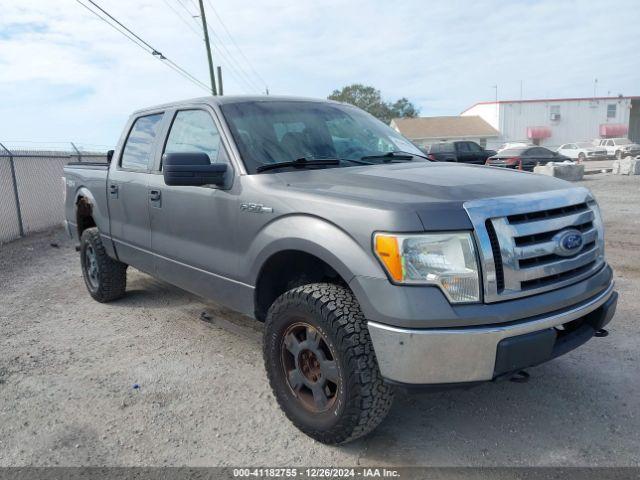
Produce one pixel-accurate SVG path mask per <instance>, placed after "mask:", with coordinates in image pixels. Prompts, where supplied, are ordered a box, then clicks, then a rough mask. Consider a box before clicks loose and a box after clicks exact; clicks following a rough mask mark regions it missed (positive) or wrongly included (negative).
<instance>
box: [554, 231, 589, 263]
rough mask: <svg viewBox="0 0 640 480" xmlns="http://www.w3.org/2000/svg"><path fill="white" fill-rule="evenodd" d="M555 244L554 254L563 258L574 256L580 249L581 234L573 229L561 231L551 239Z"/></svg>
mask: <svg viewBox="0 0 640 480" xmlns="http://www.w3.org/2000/svg"><path fill="white" fill-rule="evenodd" d="M553 239H554V241H555V244H556V254H558V255H561V256H563V257H568V256H570V255H575V254H576V253H578V252H579V251H580V249H581V248H582V233H581V232H580V231H579V230H576V229H575V228H572V229H569V230H563V231H562V232H559V233H557V234H556V235H554V237H553Z"/></svg>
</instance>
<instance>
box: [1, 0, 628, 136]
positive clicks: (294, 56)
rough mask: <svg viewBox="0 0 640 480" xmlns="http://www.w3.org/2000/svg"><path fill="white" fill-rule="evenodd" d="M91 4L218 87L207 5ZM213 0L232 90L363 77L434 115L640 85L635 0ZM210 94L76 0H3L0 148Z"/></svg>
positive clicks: (155, 1)
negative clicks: (205, 25) (202, 32)
mask: <svg viewBox="0 0 640 480" xmlns="http://www.w3.org/2000/svg"><path fill="white" fill-rule="evenodd" d="M85 2H86V0H85ZM96 2H97V3H99V4H100V5H102V6H103V7H104V8H105V9H106V10H108V11H109V12H110V13H112V14H113V15H114V16H116V17H117V18H118V19H120V20H121V21H122V22H123V23H124V24H125V25H127V26H129V27H131V29H132V30H134V31H135V32H136V33H138V34H140V36H141V37H142V38H144V39H145V40H147V41H148V42H149V43H150V44H151V45H153V46H154V47H155V48H157V49H158V50H159V51H161V52H162V53H163V54H164V55H166V56H167V57H169V58H171V59H172V60H174V61H175V62H176V63H178V64H179V65H181V66H182V67H184V68H185V69H186V70H188V71H189V72H191V73H192V74H193V75H195V76H196V77H197V78H199V79H200V80H202V81H204V82H205V83H208V70H207V66H206V56H205V52H204V47H203V44H202V42H201V40H200V38H199V35H198V34H197V33H194V31H193V30H196V31H197V30H198V24H197V19H196V20H194V19H192V18H188V14H187V13H186V11H185V7H186V8H187V9H188V10H189V11H190V13H192V14H196V13H197V9H196V5H195V3H196V2H193V1H192V0H180V2H181V3H182V5H184V6H185V7H183V6H182V5H181V4H180V3H179V2H178V0H166V2H165V0H134V1H131V0H96ZM167 4H168V5H167ZM214 5H215V7H216V9H217V12H219V14H220V16H221V17H222V18H223V20H224V23H225V25H226V27H227V28H228V29H229V30H230V31H231V33H232V34H233V37H234V39H235V41H236V42H237V43H238V44H239V45H240V47H241V48H242V51H243V52H244V54H245V55H246V57H248V58H249V59H250V61H251V65H252V67H253V68H254V69H255V70H256V71H257V72H258V73H259V77H258V76H257V75H255V74H254V73H253V71H252V68H251V67H250V66H249V65H247V63H246V62H245V60H244V58H243V57H242V55H241V54H240V53H239V52H238V51H237V49H236V47H235V45H234V44H233V43H232V42H231V41H229V38H228V37H227V35H226V32H225V29H224V27H223V25H221V24H220V22H219V21H218V19H217V17H216V15H215V14H214V13H213V12H212V11H211V10H210V9H208V12H207V13H208V20H209V23H210V24H211V26H212V27H213V35H212V37H213V42H214V62H215V63H216V64H221V65H222V66H223V70H224V73H225V90H226V93H256V91H258V90H261V89H263V88H264V85H263V82H262V80H261V78H264V79H265V80H266V81H267V82H268V85H269V88H270V90H271V92H272V93H276V94H292V95H303V96H314V97H325V96H326V95H328V94H329V93H330V92H331V91H332V90H333V89H334V88H339V87H341V86H343V85H346V84H350V83H355V82H360V83H366V84H370V85H373V86H375V87H377V88H379V89H381V90H382V93H383V95H384V97H385V98H387V99H389V100H394V99H396V98H398V97H402V96H406V97H408V98H410V99H411V100H412V101H414V102H415V103H417V104H418V105H419V106H420V107H421V109H422V113H423V114H424V115H442V114H457V113H459V112H460V111H462V110H463V109H465V108H466V107H468V106H470V105H471V104H473V103H475V102H477V101H481V100H487V99H491V98H493V95H494V90H493V88H492V86H493V85H496V84H497V85H498V93H499V95H500V97H501V98H518V97H519V96H520V85H521V82H522V84H523V87H524V96H525V97H527V98H539V97H546V96H563V97H564V96H586V95H590V94H592V92H593V80H594V78H596V77H597V78H598V85H599V87H598V89H599V90H598V93H599V94H607V93H608V92H609V91H610V92H611V94H614V95H615V94H618V93H624V94H639V93H640V92H638V90H637V89H638V87H637V85H638V84H640V82H639V80H640V78H639V77H640V60H639V59H640V57H639V56H638V55H637V51H638V50H640V37H639V36H638V35H637V25H638V21H639V20H640V13H639V10H638V8H637V2H636V0H620V1H618V2H616V4H615V9H614V8H612V7H611V5H609V4H607V3H605V2H598V1H595V0H594V1H583V2H574V1H564V0H539V1H519V2H509V1H498V0H483V1H476V2H467V1H458V0H446V1H445V0H437V1H429V2H424V1H418V0H406V1H403V2H388V1H382V0H375V1H374V0H369V1H365V0H353V1H349V2H347V1H341V0H316V1H311V0H264V1H261V2H249V1H242V0H240V1H239V0H235V1H231V0H216V1H215V4H214ZM170 7H171V8H170ZM176 12H178V13H179V14H181V15H182V18H181V19H180V18H178V17H177V15H176ZM185 22H186V23H187V24H189V25H190V26H191V27H188V26H187V25H185ZM230 57H232V61H230V60H229V58H230ZM239 66H240V67H239ZM260 77H261V78H260ZM634 89H635V90H634ZM203 94H206V92H204V91H202V90H201V89H200V88H199V87H197V86H195V85H193V84H191V83H189V82H188V81H186V80H185V79H183V78H182V77H181V76H179V75H178V74H176V73H175V72H173V71H171V70H169V69H168V68H167V67H166V66H165V65H163V64H162V63H161V62H159V61H158V60H156V59H154V58H153V57H152V56H151V55H149V54H147V53H145V52H143V51H142V50H141V49H139V48H137V47H136V46H135V45H133V44H132V43H131V42H130V41H129V40H127V39H125V38H124V37H122V36H121V35H119V34H118V33H117V32H115V31H114V30H112V29H111V28H110V27H108V26H107V25H106V24H105V23H103V22H102V21H100V20H99V19H97V18H95V17H93V16H92V15H91V14H90V13H89V12H87V11H86V10H85V9H84V8H82V7H81V6H80V5H79V4H78V3H77V2H76V1H74V0H56V1H53V0H52V1H47V2H42V1H36V0H8V1H7V0H5V2H3V14H2V16H1V17H0V98H2V102H1V104H0V141H3V140H38V141H40V140H50V141H54V140H55V141H66V140H73V141H78V142H85V143H99V144H107V145H109V144H113V143H114V142H115V141H117V138H118V136H119V130H120V128H121V126H122V125H123V124H124V122H125V120H126V117H127V116H128V115H129V113H130V112H131V111H132V110H134V109H136V108H140V107H144V106H148V105H153V104H156V103H161V102H165V101H171V100H175V99H180V98H188V97H194V96H201V95H203Z"/></svg>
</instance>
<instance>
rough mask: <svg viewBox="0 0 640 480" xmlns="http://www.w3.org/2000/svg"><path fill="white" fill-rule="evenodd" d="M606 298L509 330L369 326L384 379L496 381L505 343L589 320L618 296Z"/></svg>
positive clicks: (508, 327) (493, 327)
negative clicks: (500, 351)
mask: <svg viewBox="0 0 640 480" xmlns="http://www.w3.org/2000/svg"><path fill="white" fill-rule="evenodd" d="M613 287H614V284H613V282H612V283H611V284H610V285H609V287H608V288H607V289H606V290H605V291H604V292H602V293H600V294H598V295H596V296H595V297H593V298H591V299H590V300H588V301H586V302H584V303H582V304H580V305H577V306H575V307H573V308H570V309H567V310H564V311H562V312H558V313H554V314H551V315H545V316H541V317H537V318H535V319H532V320H530V321H524V322H521V323H516V324H513V323H512V324H509V325H502V326H501V325H491V326H486V327H469V328H451V329H449V328H445V329H425V330H408V329H404V328H397V327H392V326H389V325H384V324H380V323H376V322H371V321H370V322H368V325H369V332H370V334H371V340H372V342H373V347H374V350H375V352H376V357H377V359H378V365H379V367H380V372H381V373H382V376H383V377H385V378H386V379H388V380H392V381H394V382H399V383H404V384H441V383H462V382H477V381H484V380H492V379H493V377H494V368H495V364H496V353H497V350H498V344H499V343H500V341H502V340H504V339H505V338H509V337H515V336H518V335H524V334H527V333H532V332H538V331H541V330H546V329H549V328H552V327H557V326H559V325H563V324H565V323H567V322H570V321H572V320H577V319H579V318H582V317H584V316H585V315H587V314H588V313H590V312H592V311H594V310H596V309H597V308H599V307H600V306H602V305H603V304H604V303H605V302H607V300H609V298H610V297H611V296H612V294H613Z"/></svg>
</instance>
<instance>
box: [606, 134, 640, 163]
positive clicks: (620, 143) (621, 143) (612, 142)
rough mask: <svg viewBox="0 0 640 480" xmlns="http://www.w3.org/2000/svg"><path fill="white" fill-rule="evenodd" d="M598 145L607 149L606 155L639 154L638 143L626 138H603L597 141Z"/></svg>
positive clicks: (623, 155) (618, 156)
mask: <svg viewBox="0 0 640 480" xmlns="http://www.w3.org/2000/svg"><path fill="white" fill-rule="evenodd" d="M599 146H600V147H603V148H605V149H606V150H607V156H608V157H616V158H617V159H621V158H623V157H627V156H632V157H635V156H636V155H640V145H638V144H637V143H633V142H632V141H631V140H629V139H628V138H603V139H601V140H600V143H599Z"/></svg>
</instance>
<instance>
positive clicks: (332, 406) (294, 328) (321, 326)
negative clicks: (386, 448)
mask: <svg viewBox="0 0 640 480" xmlns="http://www.w3.org/2000/svg"><path fill="white" fill-rule="evenodd" d="M264 361H265V368H266V370H267V375H268V377H269V383H270V384H271V389H272V390H273V393H274V395H275V397H276V400H277V401H278V404H279V405H280V408H282V410H283V411H284V413H285V415H286V416H287V417H288V418H289V420H291V422H293V424H294V425H295V426H296V427H298V428H299V429H300V430H301V431H302V432H304V433H305V434H307V435H309V436H310V437H312V438H314V439H316V440H318V441H320V442H323V443H328V444H343V443H347V442H349V441H351V440H355V439H356V438H358V437H361V436H363V435H366V434H367V433H369V432H370V431H372V430H373V429H374V428H375V427H377V426H378V424H379V423H380V422H381V421H382V420H383V419H384V418H385V416H386V415H387V413H388V412H389V409H390V408H391V404H392V402H393V389H392V387H391V386H389V385H387V384H386V383H384V381H383V380H382V376H381V375H380V371H379V369H378V363H377V361H376V357H375V353H374V351H373V345H372V344H371V337H370V336H369V330H368V329H367V325H366V320H365V318H364V316H363V315H362V312H361V311H360V306H359V305H358V302H357V301H356V299H355V298H354V297H353V294H352V293H351V292H350V291H349V290H348V289H347V288H345V287H341V286H338V285H333V284H326V283H317V284H310V285H305V286H302V287H298V288H295V289H293V290H289V291H288V292H286V293H284V294H283V295H281V296H280V297H279V298H278V299H277V300H276V301H275V302H274V304H273V305H272V306H271V308H270V309H269V312H268V314H267V320H266V325H265V337H264Z"/></svg>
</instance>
